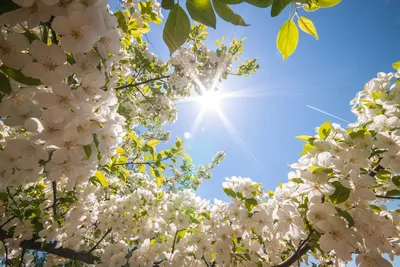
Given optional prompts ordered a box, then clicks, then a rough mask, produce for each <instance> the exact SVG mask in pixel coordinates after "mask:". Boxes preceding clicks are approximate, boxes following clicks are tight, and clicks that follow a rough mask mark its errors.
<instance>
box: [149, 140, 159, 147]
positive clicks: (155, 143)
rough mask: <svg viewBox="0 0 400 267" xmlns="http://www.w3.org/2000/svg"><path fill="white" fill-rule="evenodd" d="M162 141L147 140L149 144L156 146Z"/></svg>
mask: <svg viewBox="0 0 400 267" xmlns="http://www.w3.org/2000/svg"><path fill="white" fill-rule="evenodd" d="M159 143H160V141H159V140H150V141H149V142H147V145H149V146H152V147H155V146H156V145H158V144H159Z"/></svg>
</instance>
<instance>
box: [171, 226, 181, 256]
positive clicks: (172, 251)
mask: <svg viewBox="0 0 400 267" xmlns="http://www.w3.org/2000/svg"><path fill="white" fill-rule="evenodd" d="M178 233H179V230H177V231H176V233H175V236H174V241H173V243H172V250H171V257H172V254H174V251H175V242H176V237H177V236H178Z"/></svg>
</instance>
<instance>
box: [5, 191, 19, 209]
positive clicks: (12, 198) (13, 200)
mask: <svg viewBox="0 0 400 267" xmlns="http://www.w3.org/2000/svg"><path fill="white" fill-rule="evenodd" d="M7 193H8V195H9V196H10V198H11V200H12V202H14V204H15V206H17V207H18V204H17V202H15V199H14V197H13V195H11V192H10V189H9V188H8V187H7Z"/></svg>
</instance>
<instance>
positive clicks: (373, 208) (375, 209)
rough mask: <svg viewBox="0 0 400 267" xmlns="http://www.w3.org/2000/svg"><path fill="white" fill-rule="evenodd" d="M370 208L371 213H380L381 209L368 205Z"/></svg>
mask: <svg viewBox="0 0 400 267" xmlns="http://www.w3.org/2000/svg"><path fill="white" fill-rule="evenodd" d="M369 206H370V208H371V209H372V211H373V212H379V211H381V208H379V207H378V206H376V205H372V204H371V205H369Z"/></svg>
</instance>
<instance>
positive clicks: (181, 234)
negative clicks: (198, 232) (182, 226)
mask: <svg viewBox="0 0 400 267" xmlns="http://www.w3.org/2000/svg"><path fill="white" fill-rule="evenodd" d="M185 235H186V231H185V230H180V231H179V232H178V236H179V237H180V238H184V237H185Z"/></svg>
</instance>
